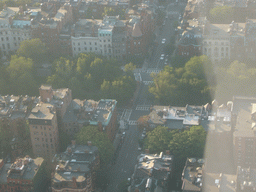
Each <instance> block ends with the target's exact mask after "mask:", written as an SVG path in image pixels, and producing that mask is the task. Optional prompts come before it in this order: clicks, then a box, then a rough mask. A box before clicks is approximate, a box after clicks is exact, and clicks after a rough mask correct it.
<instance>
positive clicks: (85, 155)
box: [52, 141, 100, 192]
mask: <svg viewBox="0 0 256 192" xmlns="http://www.w3.org/2000/svg"><path fill="white" fill-rule="evenodd" d="M54 162H55V164H56V169H55V173H54V174H53V177H52V191H53V192H59V191H65V192H92V191H94V189H95V179H96V171H97V170H98V169H99V167H100V158H99V152H98V148H97V147H95V146H92V145H91V142H89V141H88V145H76V143H75V141H72V145H71V146H69V147H68V148H67V150H66V151H65V152H63V153H61V154H58V155H56V156H55V157H54Z"/></svg>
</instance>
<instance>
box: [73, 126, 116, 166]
mask: <svg viewBox="0 0 256 192" xmlns="http://www.w3.org/2000/svg"><path fill="white" fill-rule="evenodd" d="M76 140H77V142H78V143H79V144H82V145H87V142H88V141H91V142H92V145H94V146H96V147H98V150H99V154H100V161H101V167H104V166H106V165H107V164H108V163H109V162H110V160H111V159H112V157H113V155H114V146H113V145H112V143H111V141H110V140H109V138H108V137H107V135H106V134H105V133H103V132H100V131H99V130H98V127H96V126H87V127H83V128H82V129H81V130H80V132H79V133H78V134H77V135H76Z"/></svg>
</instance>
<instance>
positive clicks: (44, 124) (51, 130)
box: [28, 102, 59, 158]
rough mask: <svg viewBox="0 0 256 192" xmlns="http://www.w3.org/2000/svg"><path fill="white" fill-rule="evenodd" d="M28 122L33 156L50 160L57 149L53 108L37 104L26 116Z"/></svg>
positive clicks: (57, 134)
mask: <svg viewBox="0 0 256 192" xmlns="http://www.w3.org/2000/svg"><path fill="white" fill-rule="evenodd" d="M28 122H29V129H30V136H31V143H32V149H33V153H34V155H35V156H37V157H47V158H52V157H53V155H54V154H56V153H57V152H58V148H59V131H58V124H57V114H56V108H55V106H54V105H52V104H50V103H44V102H40V103H38V104H37V105H36V106H35V107H34V108H33V109H32V111H31V113H30V115H29V116H28Z"/></svg>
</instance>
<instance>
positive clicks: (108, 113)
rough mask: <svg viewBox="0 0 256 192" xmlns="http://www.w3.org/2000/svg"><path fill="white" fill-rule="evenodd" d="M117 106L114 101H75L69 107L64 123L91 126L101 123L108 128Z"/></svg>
mask: <svg viewBox="0 0 256 192" xmlns="http://www.w3.org/2000/svg"><path fill="white" fill-rule="evenodd" d="M116 104H117V102H116V101H115V100H112V99H101V100H99V101H94V100H78V99H75V100H73V101H72V102H71V104H70V105H69V107H68V109H67V111H66V113H65V115H64V118H63V122H64V123H69V122H78V123H79V124H83V123H88V124H90V125H98V123H99V122H101V123H102V125H103V126H107V125H108V123H109V121H110V119H111V117H112V114H113V111H114V110H115V107H116Z"/></svg>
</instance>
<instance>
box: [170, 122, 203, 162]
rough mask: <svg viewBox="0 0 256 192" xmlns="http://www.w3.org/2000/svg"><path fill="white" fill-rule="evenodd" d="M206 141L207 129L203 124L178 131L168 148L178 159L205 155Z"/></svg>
mask: <svg viewBox="0 0 256 192" xmlns="http://www.w3.org/2000/svg"><path fill="white" fill-rule="evenodd" d="M205 142H206V131H205V130H204V128H203V127H202V126H192V127H190V129H189V130H185V131H183V132H176V133H175V134H173V136H172V139H171V140H170V142H169V145H168V148H169V150H170V151H171V153H172V154H173V155H174V156H175V158H177V159H181V160H185V159H186V158H187V157H203V154H204V148H205Z"/></svg>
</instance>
